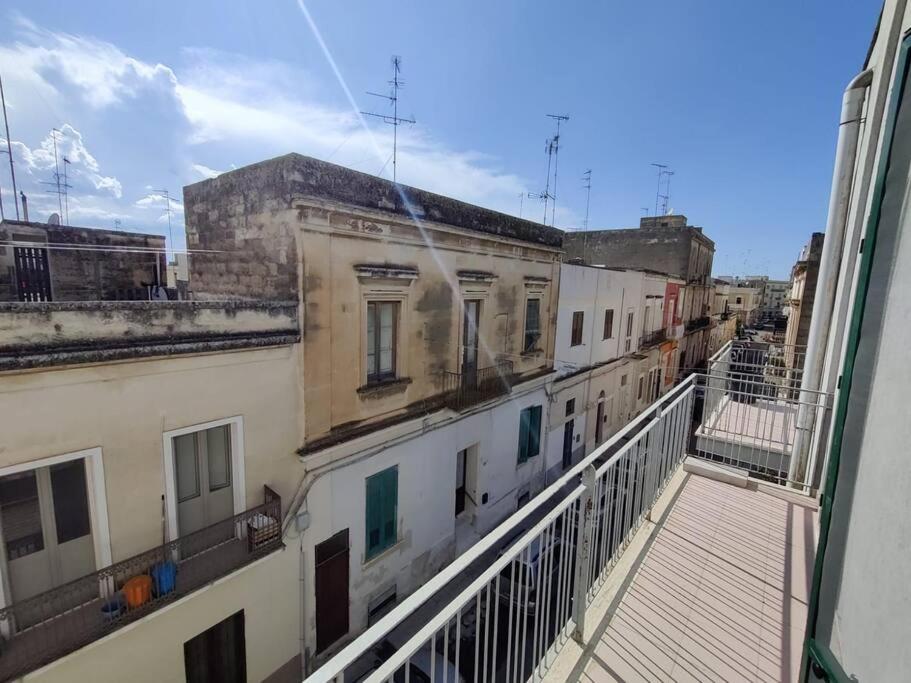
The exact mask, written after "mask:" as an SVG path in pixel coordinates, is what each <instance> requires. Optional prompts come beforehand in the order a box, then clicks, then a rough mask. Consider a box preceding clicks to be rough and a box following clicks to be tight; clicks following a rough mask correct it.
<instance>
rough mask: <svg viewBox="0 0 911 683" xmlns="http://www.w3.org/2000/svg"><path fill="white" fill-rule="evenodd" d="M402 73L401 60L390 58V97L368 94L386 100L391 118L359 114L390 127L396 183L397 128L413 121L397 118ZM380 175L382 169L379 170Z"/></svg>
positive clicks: (403, 83)
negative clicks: (389, 105)
mask: <svg viewBox="0 0 911 683" xmlns="http://www.w3.org/2000/svg"><path fill="white" fill-rule="evenodd" d="M401 71H402V58H401V57H399V56H398V55H393V56H392V80H391V81H389V85H391V86H392V94H391V95H382V94H380V93H375V92H368V93H367V94H368V95H373V96H374V97H382V98H383V99H385V100H388V101H389V103H390V104H392V116H389V115H388V114H375V113H373V112H369V111H362V112H361V114H364V115H365V116H374V117H376V118H378V119H381V120H382V121H383V122H384V123H388V124H390V125H391V126H392V182H393V183H397V182H398V180H397V162H398V146H399V135H398V133H399V126H400V125H401V124H403V123H414V122H415V121H414V119H406V118H404V117H400V116H399V88H401V87H402V86H403V85H405V82H404V81H403V80H401V79H400V78H399V73H401ZM380 172H381V173H382V169H381V170H380Z"/></svg>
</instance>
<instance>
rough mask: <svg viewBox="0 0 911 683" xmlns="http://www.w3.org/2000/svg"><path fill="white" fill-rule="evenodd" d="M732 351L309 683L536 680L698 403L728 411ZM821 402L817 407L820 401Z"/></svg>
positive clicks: (737, 425) (682, 449) (584, 622)
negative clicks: (721, 403) (419, 676)
mask: <svg viewBox="0 0 911 683" xmlns="http://www.w3.org/2000/svg"><path fill="white" fill-rule="evenodd" d="M732 350H733V349H732V344H730V343H728V344H726V345H725V346H724V347H723V348H722V349H721V350H720V351H719V352H718V353H717V354H715V356H713V357H712V359H710V361H709V367H710V368H713V369H715V370H716V371H718V372H720V373H721V375H720V376H717V377H712V376H706V375H695V374H694V375H690V376H689V377H687V379H685V380H684V381H683V382H682V383H681V384H679V385H678V386H677V387H675V388H674V389H673V390H672V391H671V392H669V393H668V394H666V395H665V396H663V397H662V398H660V399H659V400H658V401H656V402H655V403H653V404H652V405H651V406H649V407H648V408H647V409H646V410H645V411H644V412H643V413H642V414H641V415H639V416H638V417H637V418H635V419H634V420H632V421H631V422H630V423H629V424H627V425H626V426H625V427H624V428H623V429H621V430H620V431H619V432H618V433H616V434H615V435H614V436H613V437H611V438H610V439H609V440H608V441H606V442H605V443H604V444H602V445H601V446H600V447H598V448H597V449H596V450H594V451H593V452H592V453H590V454H589V455H587V456H586V457H585V458H584V459H583V460H582V461H581V462H580V463H578V464H577V465H576V466H575V467H572V468H571V469H570V470H569V471H567V472H566V473H565V474H564V475H563V476H562V477H560V478H559V479H558V480H556V481H555V482H553V483H552V484H551V485H550V486H548V487H547V488H546V489H545V490H544V491H543V492H541V493H540V494H538V495H537V496H535V497H534V498H532V500H531V501H529V502H528V503H526V504H525V505H524V506H523V507H522V508H521V509H520V510H519V511H517V512H516V513H514V514H513V515H512V516H511V517H509V518H508V519H507V520H506V521H504V522H503V523H502V524H501V525H500V526H498V527H497V528H495V529H494V530H493V531H491V532H490V533H489V534H487V535H486V536H484V537H483V538H482V539H481V540H480V541H478V542H477V543H475V545H474V546H472V547H471V548H470V549H469V550H468V551H467V552H465V553H464V554H462V555H461V556H460V557H458V558H457V559H456V560H455V561H454V562H453V563H452V564H450V565H449V566H447V567H445V568H444V569H443V570H442V571H441V572H439V573H438V574H437V575H436V576H434V577H433V578H432V579H430V581H428V582H427V583H425V584H424V585H423V586H422V587H421V588H419V589H418V590H417V591H416V592H414V593H412V594H411V595H410V596H408V597H407V598H405V599H404V600H403V601H402V602H401V603H400V604H399V605H397V606H396V607H395V608H394V609H393V610H392V611H391V612H390V613H389V614H387V615H386V616H384V617H383V618H382V619H380V620H379V621H378V622H377V623H375V624H374V625H372V626H371V627H370V628H368V629H367V631H366V632H364V633H363V634H361V635H360V636H359V637H358V638H357V639H356V640H354V641H353V642H352V643H350V644H349V645H348V646H347V647H345V648H344V649H343V650H341V651H340V652H339V653H338V654H336V655H335V657H333V658H332V659H331V660H329V661H328V662H327V663H325V664H324V665H323V666H322V667H321V668H319V669H317V670H316V672H315V673H313V674H312V675H311V677H310V678H309V679H307V680H308V683H329V682H330V681H341V680H345V681H348V680H362V681H366V682H367V683H373V682H379V681H389V680H399V679H400V678H401V679H402V680H407V679H408V678H407V677H408V676H409V674H411V678H412V680H413V679H414V675H413V671H414V670H419V671H420V669H421V667H423V668H424V670H423V674H424V675H425V676H427V677H429V678H430V679H431V680H440V681H442V680H460V679H461V680H466V681H469V680H470V681H525V680H538V679H541V678H543V677H544V676H545V675H546V674H547V673H548V671H549V669H550V668H551V666H552V665H553V663H554V661H555V659H556V657H557V655H558V654H559V653H560V652H561V651H562V650H563V647H564V645H565V644H566V643H567V642H568V641H569V639H570V638H574V639H576V640H577V641H579V642H585V641H586V639H587V638H589V636H590V635H591V633H592V632H593V631H594V630H595V629H594V625H593V624H592V623H591V616H588V617H587V612H588V611H589V607H590V605H591V603H592V601H593V600H594V598H595V596H596V595H597V594H598V592H599V591H600V590H601V588H602V587H603V586H604V585H605V584H606V583H607V582H608V580H609V578H610V574H611V572H612V570H613V569H614V567H615V566H616V565H617V564H618V562H619V561H620V558H621V557H622V556H623V554H624V552H625V551H626V550H627V548H628V547H629V546H630V544H631V543H632V541H633V537H634V536H635V535H636V532H637V530H638V529H639V528H640V527H641V526H642V524H643V522H644V521H645V520H646V519H649V517H650V515H651V509H652V507H653V505H654V504H655V503H656V501H657V500H658V497H659V496H660V495H661V493H662V492H663V490H664V489H665V488H666V487H667V485H668V483H669V482H670V481H671V478H672V477H673V476H674V474H675V473H676V472H677V470H678V468H679V466H680V464H681V463H682V462H683V460H684V458H685V456H686V455H687V454H688V453H690V454H692V450H693V448H692V446H693V444H694V443H695V442H696V440H697V439H696V435H695V434H694V421H693V418H694V411H696V410H697V408H698V406H699V404H700V398H701V397H703V396H706V397H705V399H704V400H705V402H706V404H707V406H706V408H705V410H704V411H703V412H705V411H707V412H708V413H709V414H714V413H715V412H716V411H715V409H714V408H715V407H717V406H716V405H715V404H713V405H708V404H709V403H710V398H709V397H710V396H714V395H716V394H717V392H718V391H719V390H720V391H724V392H725V394H726V395H725V397H724V400H725V401H727V402H728V404H729V405H730V403H731V402H733V403H735V404H738V405H739V402H738V401H736V400H735V398H734V397H733V396H732V395H731V392H734V394H738V393H740V394H743V393H744V389H743V388H742V387H741V386H740V385H737V386H732V384H731V382H736V381H738V379H737V378H736V377H732V376H731V375H730V374H729V373H727V372H726V371H724V370H723V368H724V366H725V364H726V363H729V362H730V355H731V353H732ZM759 384H764V383H763V382H759ZM763 391H765V392H771V394H769V395H766V394H764V393H761V392H759V395H760V396H761V398H757V401H768V402H771V403H774V402H775V401H778V400H779V398H778V392H779V391H786V388H782V387H776V388H774V389H766V390H763ZM772 394H774V395H772ZM820 405H821V406H822V407H821V410H825V405H826V403H825V400H824V399H823V400H821V401H820ZM735 409H736V406H735ZM769 410H770V412H769V414H767V415H766V416H765V417H766V418H768V417H770V415H771V411H772V407H771V406H770V407H769ZM696 414H697V415H698V413H696ZM738 417H739V416H738ZM697 423H698V420H697ZM704 423H705V421H704V420H703V424H704ZM766 425H767V422H766V421H763V419H762V418H760V419H759V420H758V421H757V420H744V421H737V420H736V419H734V420H730V421H729V422H728V424H727V427H728V429H729V431H728V432H727V434H726V435H727V436H734V437H736V438H737V443H736V445H743V444H745V443H746V440H747V439H751V438H752V439H754V440H755V442H756V443H757V444H761V443H763V442H764V441H765V442H767V441H768V438H767V436H766V432H764V431H763V429H764V428H765V426H766ZM779 425H780V422H779ZM779 431H780V430H779ZM716 436H724V435H718V434H716ZM780 445H783V446H784V448H786V449H790V450H789V453H790V452H793V449H794V448H795V444H794V441H793V439H791V440H790V441H788V442H786V443H784V444H780ZM699 454H700V455H702V456H703V457H706V456H707V455H708V452H707V451H704V450H703V451H702V452H701V453H699ZM778 469H779V470H780V468H778ZM751 474H762V472H761V471H760V470H759V469H758V468H757V469H756V470H755V471H753V472H751ZM618 581H620V579H619V578H617V579H613V583H617V582H618ZM596 635H597V634H596ZM390 642H395V643H396V644H397V646H395V647H391V646H390V645H389V643H390ZM428 667H429V668H428Z"/></svg>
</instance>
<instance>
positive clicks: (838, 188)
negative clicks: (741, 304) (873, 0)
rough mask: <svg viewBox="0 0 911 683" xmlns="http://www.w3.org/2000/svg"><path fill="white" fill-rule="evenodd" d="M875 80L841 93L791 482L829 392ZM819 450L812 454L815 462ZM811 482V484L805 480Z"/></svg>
mask: <svg viewBox="0 0 911 683" xmlns="http://www.w3.org/2000/svg"><path fill="white" fill-rule="evenodd" d="M872 81H873V70H872V69H865V70H864V71H862V72H860V73H859V74H858V75H857V76H855V77H854V79H853V80H852V81H851V82H850V83H849V84H848V87H847V88H846V89H845V92H844V96H843V97H842V104H841V119H840V121H839V124H838V125H839V127H838V143H837V145H836V147H835V170H834V173H833V177H832V192H831V194H830V196H829V215H828V220H827V221H826V232H825V240H824V242H823V247H822V255H821V257H820V264H819V276H818V278H817V280H816V298H815V300H814V302H813V315H812V317H811V319H810V333H809V337H808V338H807V351H806V356H805V357H804V365H803V375H802V377H801V379H800V404H799V406H798V409H797V429H796V432H795V436H794V451H793V455H792V457H791V462H790V464H789V467H788V479H789V480H790V481H791V482H799V481H804V477H805V476H806V475H807V473H810V472H812V469H811V468H808V466H807V465H808V460H809V456H810V455H811V454H810V443H811V438H810V433H809V431H810V429H811V428H812V426H813V423H814V422H815V420H816V415H815V412H816V411H815V410H813V409H811V408H813V407H814V406H815V405H816V404H818V402H819V398H818V395H817V394H815V393H812V392H815V391H820V390H830V389H831V387H820V379H821V377H822V369H823V363H824V361H825V350H826V346H827V342H828V336H829V326H830V324H831V321H832V310H833V305H834V302H835V293H836V290H837V289H838V274H839V272H838V271H839V267H840V264H841V257H842V250H843V249H844V242H845V230H846V227H847V223H848V207H849V205H850V202H851V190H852V186H853V180H854V167H855V159H856V156H857V144H858V141H859V139H860V124H861V115H862V113H863V108H864V102H865V100H866V96H867V88H868V87H869V85H870V83H871V82H872ZM815 456H816V454H815V453H813V454H812V459H813V460H814V461H815ZM806 484H807V485H808V486H809V485H811V484H812V482H806Z"/></svg>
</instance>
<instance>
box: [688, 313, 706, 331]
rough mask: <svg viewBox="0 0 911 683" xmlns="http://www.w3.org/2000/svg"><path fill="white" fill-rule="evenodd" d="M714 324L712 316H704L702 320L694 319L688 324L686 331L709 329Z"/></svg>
mask: <svg viewBox="0 0 911 683" xmlns="http://www.w3.org/2000/svg"><path fill="white" fill-rule="evenodd" d="M711 324H712V318H711V316H708V315H704V316H702V317H701V318H693V319H692V320H690V321H689V322H688V323H687V324H686V331H687V332H692V331H693V330H699V329H702V328H703V327H708V326H709V325H711Z"/></svg>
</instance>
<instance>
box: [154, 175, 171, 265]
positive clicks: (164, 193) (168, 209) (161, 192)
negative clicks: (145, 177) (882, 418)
mask: <svg viewBox="0 0 911 683" xmlns="http://www.w3.org/2000/svg"><path fill="white" fill-rule="evenodd" d="M152 193H153V194H150V195H149V196H150V197H152V196H154V195H156V194H157V195H159V196H162V197H164V200H165V204H167V207H166V208H165V213H167V215H168V244H170V245H171V251H172V252H173V251H174V235H173V233H172V232H171V201H172V199H171V195H170V193H169V192H168V191H167V190H152Z"/></svg>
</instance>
